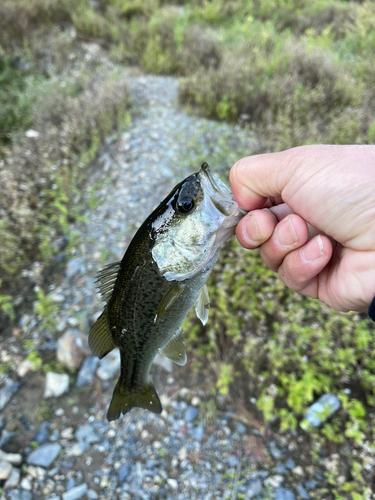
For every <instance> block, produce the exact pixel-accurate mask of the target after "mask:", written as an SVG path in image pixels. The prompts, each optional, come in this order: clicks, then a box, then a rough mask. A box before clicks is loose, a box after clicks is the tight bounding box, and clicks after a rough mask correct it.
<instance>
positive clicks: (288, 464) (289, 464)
mask: <svg viewBox="0 0 375 500" xmlns="http://www.w3.org/2000/svg"><path fill="white" fill-rule="evenodd" d="M295 466H296V463H295V461H294V460H293V459H292V458H288V460H287V461H286V462H285V467H286V468H287V469H294V467H295Z"/></svg>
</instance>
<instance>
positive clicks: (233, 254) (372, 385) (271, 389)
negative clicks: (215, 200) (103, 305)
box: [183, 241, 375, 498]
mask: <svg viewBox="0 0 375 500" xmlns="http://www.w3.org/2000/svg"><path fill="white" fill-rule="evenodd" d="M208 289H209V294H210V303H211V305H212V307H211V309H210V318H209V322H208V323H207V326H206V327H205V328H203V327H202V326H201V325H200V324H199V321H198V320H197V319H196V318H195V316H194V314H193V312H192V313H191V314H190V316H189V317H188V319H187V320H186V322H185V324H184V325H183V328H184V330H185V331H186V333H187V336H188V337H187V344H188V347H189V349H190V351H191V355H194V356H197V354H198V357H203V356H205V357H208V358H209V359H210V360H211V362H210V366H211V367H212V368H213V369H214V372H215V377H216V378H217V391H218V393H219V394H226V393H227V392H228V388H229V386H230V385H231V384H233V387H235V385H236V384H237V383H238V384H241V387H242V389H243V381H244V380H246V389H245V393H246V395H247V396H248V398H250V397H252V398H256V401H257V402H256V406H257V407H258V409H259V410H261V412H262V413H263V416H264V418H265V420H266V421H270V422H273V424H275V423H276V422H278V424H279V426H280V429H281V430H288V429H296V427H297V426H298V425H299V421H300V420H301V419H302V417H303V414H304V412H305V410H306V409H307V408H308V407H309V406H310V405H311V404H312V403H313V402H314V400H316V399H317V397H319V395H321V394H323V393H326V392H332V393H334V394H336V395H337V396H338V397H339V399H340V400H341V403H342V409H341V410H340V412H339V414H338V415H337V417H335V418H334V419H333V420H332V421H331V422H330V423H327V424H325V425H324V426H323V427H322V428H321V429H319V430H310V433H311V439H312V442H315V443H319V446H324V443H326V441H331V442H334V443H338V444H342V445H344V448H345V447H346V446H348V444H349V443H350V447H351V449H352V450H355V453H354V455H355V456H356V460H355V461H354V462H352V455H351V456H349V457H346V456H345V457H343V458H342V462H340V464H339V465H338V467H337V468H334V469H332V470H334V472H330V475H329V482H330V484H332V485H334V488H333V490H332V491H334V492H336V493H335V494H337V495H338V496H337V497H336V498H346V497H345V496H340V495H344V494H345V493H344V492H348V491H350V492H352V491H353V492H358V493H363V491H365V485H366V484H367V483H368V481H369V480H370V475H369V473H368V472H366V468H365V465H366V463H368V461H369V460H370V457H371V453H373V451H374V449H375V445H371V446H370V447H369V444H368V443H369V442H373V432H374V431H373V426H372V424H371V421H372V418H373V412H374V407H375V375H374V373H375V356H374V353H375V327H374V325H373V324H372V323H371V322H369V321H368V320H365V319H361V318H360V316H359V315H356V314H342V313H338V312H336V311H334V310H332V309H330V308H329V307H327V306H324V305H322V304H320V303H319V302H318V301H315V300H312V299H309V298H306V297H302V296H300V295H297V294H295V293H294V292H292V291H291V290H289V289H287V288H286V287H285V286H284V285H283V284H282V283H281V281H280V280H279V279H278V277H277V275H276V274H275V273H273V272H272V271H270V270H267V269H265V267H264V265H263V263H262V261H261V258H260V256H259V253H258V252H255V251H254V252H247V251H245V250H243V249H240V248H239V245H238V243H237V242H236V241H231V242H228V244H227V247H226V249H224V250H223V251H222V253H221V256H220V265H219V266H217V268H214V271H213V273H212V278H211V279H210V284H209V286H208ZM218 367H220V370H218ZM344 448H343V449H344ZM346 468H348V469H349V471H350V472H348V473H347V474H346V476H347V477H348V478H350V479H348V480H345V482H343V483H340V481H338V478H339V476H342V475H344V477H345V473H344V472H343V471H344V470H346ZM354 469H355V470H354ZM322 495H323V492H322ZM322 498H323V496H322ZM324 498H325V497H324ZM349 498H350V497H349ZM353 498H354V497H353Z"/></svg>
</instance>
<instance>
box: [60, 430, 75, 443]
mask: <svg viewBox="0 0 375 500" xmlns="http://www.w3.org/2000/svg"><path fill="white" fill-rule="evenodd" d="M61 437H62V438H63V439H69V440H70V439H73V427H66V428H65V429H63V430H62V431H61Z"/></svg>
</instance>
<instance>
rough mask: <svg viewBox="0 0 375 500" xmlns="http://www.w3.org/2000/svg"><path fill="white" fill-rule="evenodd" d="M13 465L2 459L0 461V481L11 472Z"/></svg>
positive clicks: (6, 477)
mask: <svg viewBox="0 0 375 500" xmlns="http://www.w3.org/2000/svg"><path fill="white" fill-rule="evenodd" d="M12 470H13V466H12V464H10V463H9V462H5V461H4V460H1V461H0V481H5V480H6V479H8V477H9V476H10V475H11V474H12Z"/></svg>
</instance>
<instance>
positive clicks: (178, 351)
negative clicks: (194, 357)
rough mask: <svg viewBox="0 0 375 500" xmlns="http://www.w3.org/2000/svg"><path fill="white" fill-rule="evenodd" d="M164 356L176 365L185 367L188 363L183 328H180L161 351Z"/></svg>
mask: <svg viewBox="0 0 375 500" xmlns="http://www.w3.org/2000/svg"><path fill="white" fill-rule="evenodd" d="M159 351H160V353H161V354H163V356H166V357H167V358H169V359H171V360H172V361H173V362H174V363H176V365H180V366H184V365H185V364H186V361H187V357H186V351H185V341H184V338H183V336H182V328H179V330H178V331H177V333H175V334H174V335H173V337H172V338H171V339H169V340H168V342H167V343H166V344H164V345H163V347H161V348H160V349H159Z"/></svg>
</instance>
